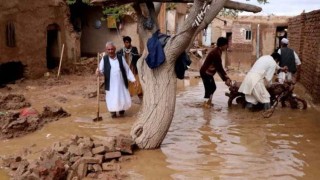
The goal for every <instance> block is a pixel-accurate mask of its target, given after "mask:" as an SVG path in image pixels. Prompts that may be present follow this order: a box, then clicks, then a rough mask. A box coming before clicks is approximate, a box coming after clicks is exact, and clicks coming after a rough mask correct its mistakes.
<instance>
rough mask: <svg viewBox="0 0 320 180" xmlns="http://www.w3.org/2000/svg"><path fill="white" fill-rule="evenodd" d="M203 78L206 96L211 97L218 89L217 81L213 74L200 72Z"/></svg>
mask: <svg viewBox="0 0 320 180" xmlns="http://www.w3.org/2000/svg"><path fill="white" fill-rule="evenodd" d="M200 75H201V79H202V82H203V85H204V90H205V91H204V92H205V93H204V98H210V96H211V95H212V94H213V93H214V92H215V91H216V89H217V86H216V83H215V81H214V79H213V76H211V75H208V74H205V73H200Z"/></svg>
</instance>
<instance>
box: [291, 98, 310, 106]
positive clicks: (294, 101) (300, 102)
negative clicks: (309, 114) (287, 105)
mask: <svg viewBox="0 0 320 180" xmlns="http://www.w3.org/2000/svg"><path fill="white" fill-rule="evenodd" d="M307 106H308V105H307V102H306V101H305V100H304V99H300V98H298V97H295V98H294V99H292V101H291V108H292V109H307Z"/></svg>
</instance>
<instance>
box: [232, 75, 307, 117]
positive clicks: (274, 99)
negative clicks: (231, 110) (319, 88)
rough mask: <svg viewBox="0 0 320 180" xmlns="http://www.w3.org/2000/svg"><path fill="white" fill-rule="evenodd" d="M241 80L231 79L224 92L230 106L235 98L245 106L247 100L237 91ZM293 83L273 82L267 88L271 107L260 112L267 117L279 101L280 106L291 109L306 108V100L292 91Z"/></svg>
mask: <svg viewBox="0 0 320 180" xmlns="http://www.w3.org/2000/svg"><path fill="white" fill-rule="evenodd" d="M240 85H241V82H236V81H233V82H232V83H231V85H230V86H229V91H230V92H227V93H226V96H228V97H229V99H228V106H229V107H231V106H232V102H233V100H234V99H235V100H236V103H237V104H240V105H241V106H242V107H243V108H245V106H246V104H247V102H246V100H245V95H244V94H243V93H240V92H238V90H239V87H240ZM294 85H295V83H294V82H292V81H285V82H284V83H273V84H272V85H271V86H270V87H268V88H267V90H268V92H269V94H270V96H271V97H270V105H271V108H270V109H268V110H266V111H264V112H263V113H262V115H263V117H265V118H268V117H271V115H272V114H273V112H274V110H275V108H276V106H277V105H278V103H279V102H280V103H281V106H282V107H291V108H292V109H307V102H306V101H305V100H304V99H302V98H299V97H297V96H296V94H294V93H293V89H294Z"/></svg>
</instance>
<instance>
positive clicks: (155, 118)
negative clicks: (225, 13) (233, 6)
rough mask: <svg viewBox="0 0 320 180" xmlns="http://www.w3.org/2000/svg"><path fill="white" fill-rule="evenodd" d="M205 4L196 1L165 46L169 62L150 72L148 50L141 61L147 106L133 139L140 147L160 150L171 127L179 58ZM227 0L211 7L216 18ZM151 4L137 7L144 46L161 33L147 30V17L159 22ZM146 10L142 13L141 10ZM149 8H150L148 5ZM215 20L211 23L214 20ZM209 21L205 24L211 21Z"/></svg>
mask: <svg viewBox="0 0 320 180" xmlns="http://www.w3.org/2000/svg"><path fill="white" fill-rule="evenodd" d="M203 2H204V1H195V2H194V3H195V4H194V6H193V8H192V10H191V12H190V14H189V16H188V19H186V21H185V23H184V24H183V25H182V26H181V28H180V29H179V30H178V33H177V35H175V36H173V37H171V38H170V40H169V41H168V43H167V45H166V46H165V54H166V61H165V63H164V64H162V65H161V66H160V67H158V68H156V69H150V68H149V67H148V66H147V64H146V63H145V61H144V59H145V57H146V56H147V54H148V52H147V50H148V49H147V47H146V46H145V50H144V52H143V55H142V57H141V58H140V60H139V61H138V69H139V77H140V81H141V85H142V88H143V92H144V95H143V104H142V109H141V110H140V114H139V118H138V120H137V121H136V122H135V123H134V125H133V127H132V130H131V136H132V137H133V139H134V141H135V142H136V144H137V145H138V146H139V148H142V149H152V148H158V147H159V146H160V145H161V143H162V141H163V139H164V138H165V136H166V134H167V132H168V130H169V127H170V125H171V122H172V119H173V114H174V110H175V102H176V81H177V80H176V75H175V72H174V64H175V61H176V59H177V57H178V56H179V55H180V54H181V53H182V52H183V51H184V50H185V49H186V48H187V47H188V44H189V43H190V41H191V37H193V35H194V33H195V32H196V30H197V28H198V27H196V26H195V27H192V24H193V22H194V20H195V18H196V16H197V15H198V14H199V13H200V11H201V7H202V5H203ZM225 2H226V0H213V1H212V4H211V8H210V9H209V10H208V11H210V13H213V14H214V15H212V19H213V17H215V16H216V14H218V12H219V11H220V10H221V9H222V8H223V5H224V3H225ZM150 6H151V5H150V4H149V5H148V12H146V11H145V10H144V9H146V8H143V6H142V5H140V6H139V8H140V10H139V9H138V6H135V10H136V12H137V15H138V19H139V20H138V23H139V25H138V32H139V34H140V36H141V37H143V38H142V41H143V43H144V44H146V42H147V40H148V38H149V37H150V36H151V34H152V33H153V32H155V31H156V30H157V26H155V27H154V28H153V29H152V30H149V31H148V30H146V29H144V28H143V25H142V24H143V22H144V19H145V18H143V17H146V15H147V16H151V17H152V19H153V20H154V21H155V22H156V14H155V13H154V8H152V7H151V8H150ZM141 7H142V10H141ZM144 7H146V6H144ZM212 19H211V20H212ZM211 20H210V19H208V18H205V21H211Z"/></svg>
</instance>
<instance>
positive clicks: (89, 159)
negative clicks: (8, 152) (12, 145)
mask: <svg viewBox="0 0 320 180" xmlns="http://www.w3.org/2000/svg"><path fill="white" fill-rule="evenodd" d="M132 142H133V141H132V139H131V138H130V137H127V136H123V135H120V136H118V137H110V138H109V139H108V141H101V140H93V139H91V138H90V137H79V136H77V135H74V136H72V137H71V138H70V139H69V140H67V141H64V142H56V143H54V144H53V145H52V146H51V147H49V148H47V149H44V150H43V151H42V153H41V155H40V158H39V159H36V160H33V161H28V160H27V159H26V158H23V157H21V156H19V155H17V156H13V157H7V158H3V160H2V165H3V166H4V167H6V169H7V170H8V171H9V175H10V176H11V177H12V178H13V179H16V180H23V179H67V180H73V179H83V178H89V179H90V178H93V179H123V178H125V177H127V175H126V174H125V173H124V172H121V166H120V164H121V163H124V162H126V161H128V160H130V159H132V157H134V156H133V155H132V152H133V150H132V147H133V144H132ZM118 145H120V146H121V147H118ZM124 147H126V150H125V152H122V151H121V150H123V148H124ZM128 152H131V153H128Z"/></svg>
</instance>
